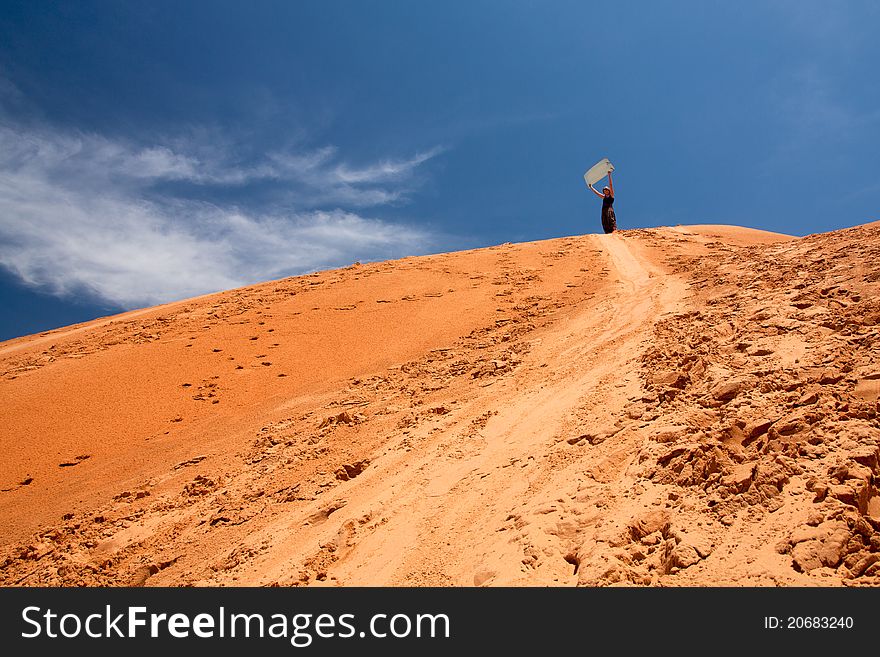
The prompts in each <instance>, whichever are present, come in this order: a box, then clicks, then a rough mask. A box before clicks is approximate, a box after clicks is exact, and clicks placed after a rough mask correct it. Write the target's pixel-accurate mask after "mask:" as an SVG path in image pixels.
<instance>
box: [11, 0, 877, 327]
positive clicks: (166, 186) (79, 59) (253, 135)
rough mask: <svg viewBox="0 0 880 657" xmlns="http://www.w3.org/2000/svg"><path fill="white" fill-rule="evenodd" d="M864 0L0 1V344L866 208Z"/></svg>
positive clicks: (795, 223)
mask: <svg viewBox="0 0 880 657" xmlns="http://www.w3.org/2000/svg"><path fill="white" fill-rule="evenodd" d="M878 27H880V5H878V4H877V3H875V2H841V3H827V2H754V3H753V2H742V3H729V2H697V1H694V2H669V3H665V2H664V3H643V2H611V3H609V2H601V3H599V2H596V3H591V2H501V1H500V0H498V1H493V2H487V1H474V0H470V1H467V2H442V3H440V2H437V3H427V2H404V1H399V2H354V1H353V0H352V1H350V2H332V1H330V2H328V1H326V0H324V1H320V2H253V3H243V2H226V3H224V2H217V1H213V2H182V3H181V2H149V3H121V2H107V3H103V2H77V3H63V4H61V3H60V4H58V5H57V6H53V5H52V4H51V3H42V2H41V3H34V2H9V1H8V0H7V1H5V2H4V3H3V6H2V9H0V307H3V308H4V312H3V313H2V316H0V339H5V338H9V337H13V336H16V335H22V334H26V333H31V332H36V331H39V330H44V329H46V328H51V327H55V326H60V325H65V324H68V323H72V322H75V321H84V320H87V319H90V318H93V317H96V316H101V315H106V314H110V313H113V312H117V311H119V310H122V309H128V308H135V307H142V306H145V305H152V304H155V303H160V302H164V301H170V300H174V299H179V298H185V297H188V296H193V295H195V294H200V293H205V292H210V291H215V290H220V289H226V288H229V287H234V286H239V285H246V284H249V283H253V282H257V281H261V280H267V279H271V278H279V277H282V276H287V275H292V274H297V273H303V272H307V271H312V270H315V269H321V268H327V267H334V266H342V265H347V264H350V263H351V262H354V261H355V260H376V259H385V258H391V257H401V256H404V255H412V254H421V253H432V252H439V251H449V250H456V249H461V248H471V247H476V246H486V245H491V244H497V243H501V242H507V241H524V240H536V239H544V238H551V237H558V236H563V235H573V234H582V233H587V232H598V231H599V229H600V226H599V207H600V204H599V202H598V199H596V198H595V197H593V196H592V194H591V193H590V192H589V191H588V190H587V189H586V188H585V186H584V183H583V179H582V177H581V176H582V175H583V172H584V171H585V170H586V169H587V168H588V167H589V166H591V165H592V164H593V163H595V162H596V161H597V160H599V159H600V158H602V157H605V156H607V157H609V158H610V159H611V160H612V162H614V163H615V165H616V167H617V171H616V176H615V187H616V192H617V200H616V203H615V208H616V210H617V216H618V224H619V226H620V227H621V228H633V227H642V226H659V225H674V224H678V223H731V224H739V225H746V226H753V227H756V228H763V229H767V230H775V231H780V232H787V233H792V234H796V235H803V234H808V233H811V232H820V231H826V230H833V229H836V228H840V227H844V226H850V225H854V224H859V223H863V222H865V221H870V220H875V219H877V218H880V217H878V215H880V179H878V177H877V173H878V171H880V85H877V84H876V64H877V62H880V45H878V40H877V39H876V33H877V29H878Z"/></svg>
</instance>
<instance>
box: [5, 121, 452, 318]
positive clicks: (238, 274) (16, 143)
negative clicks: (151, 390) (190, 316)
mask: <svg viewBox="0 0 880 657" xmlns="http://www.w3.org/2000/svg"><path fill="white" fill-rule="evenodd" d="M231 152H232V150H231V149H224V148H217V147H208V146H204V145H201V144H197V143H186V142H184V143H183V144H182V145H181V143H180V142H178V143H175V144H173V145H168V144H154V145H150V146H147V147H143V146H138V145H135V144H131V143H126V142H124V141H121V140H114V139H108V138H106V137H103V136H100V135H94V134H81V133H72V132H65V131H62V130H57V129H52V128H47V127H45V126H42V127H39V128H33V127H30V128H25V127H22V126H20V125H10V124H8V123H7V124H6V125H0V266H3V267H5V268H7V269H8V270H10V271H12V272H13V273H15V274H16V275H17V276H18V277H20V278H21V280H22V281H24V282H26V283H27V284H29V285H33V286H39V287H41V288H45V289H47V290H49V291H51V292H53V293H55V294H58V295H71V294H83V293H86V294H94V295H96V296H98V297H100V298H101V299H103V300H106V301H109V302H112V303H115V304H118V305H120V306H122V307H126V308H130V307H136V306H139V305H147V304H154V303H160V302H165V301H169V300H172V299H178V298H185V297H187V296H192V295H196V294H201V293H205V292H209V291H215V290H220V289H225V288H229V287H234V286H238V285H245V284H249V283H253V282H257V281H261V280H266V279H271V278H277V277H280V276H285V275H289V274H292V273H301V272H305V271H310V270H314V269H318V268H322V267H329V266H334V265H340V264H345V263H347V262H352V261H354V260H356V259H361V260H368V259H379V258H387V257H395V256H402V255H408V254H412V253H419V252H426V251H427V250H429V249H430V248H431V247H432V246H434V245H435V240H436V236H434V235H432V234H431V233H429V232H428V231H426V230H423V229H420V228H418V227H414V226H407V225H400V224H395V223H393V222H388V221H383V220H382V219H381V218H370V217H367V216H362V211H363V210H362V209H363V208H370V207H371V208H373V211H372V212H373V213H376V212H377V209H378V207H379V206H382V205H385V204H388V203H399V202H402V201H403V200H405V199H406V195H407V194H408V193H411V192H412V191H413V189H414V188H415V186H416V185H417V178H418V176H417V175H416V171H417V169H418V168H419V167H420V166H421V165H423V164H424V163H425V162H427V161H428V160H429V159H431V158H432V157H434V156H436V155H437V154H438V153H439V152H440V151H439V149H432V150H429V151H426V152H424V153H417V154H416V155H414V156H411V157H407V158H404V159H399V160H394V159H383V160H380V161H378V162H374V163H369V164H366V165H363V166H353V165H351V164H349V163H348V162H346V161H344V160H343V159H342V158H341V157H340V155H339V153H338V151H337V149H335V148H333V147H329V146H328V147H325V148H320V149H315V150H311V151H304V152H296V153H293V152H284V151H278V152H273V153H267V154H264V155H262V156H261V157H259V158H252V159H250V160H249V161H247V162H243V161H239V160H236V158H234V157H233V156H232V155H231V154H230V153H231ZM206 153H207V154H206ZM167 183H184V184H185V185H189V186H191V187H196V188H201V189H202V191H203V193H202V194H200V195H198V196H197V197H194V196H193V195H190V196H187V195H186V194H184V193H172V192H169V191H168V190H167V189H166V188H167ZM271 183H279V185H278V187H280V188H283V193H282V194H276V195H275V197H273V199H274V200H273V202H272V203H265V202H254V199H257V200H258V196H257V195H255V193H253V192H252V188H258V187H260V186H263V187H265V186H266V185H267V184H271ZM163 185H164V187H163ZM216 187H221V188H223V192H224V193H223V194H217V195H213V194H212V193H211V190H212V189H213V188H216ZM205 189H207V191H205ZM215 196H216V199H219V198H223V199H226V200H224V201H223V202H220V201H219V200H216V199H215V198H214V197H215ZM206 198H207V199H208V200H206ZM230 198H232V199H234V200H232V201H230V200H228V199H230Z"/></svg>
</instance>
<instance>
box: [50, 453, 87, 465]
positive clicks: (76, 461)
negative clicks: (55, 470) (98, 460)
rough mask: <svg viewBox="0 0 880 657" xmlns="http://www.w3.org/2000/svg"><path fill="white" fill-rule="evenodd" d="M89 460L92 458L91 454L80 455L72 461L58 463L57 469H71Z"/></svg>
mask: <svg viewBox="0 0 880 657" xmlns="http://www.w3.org/2000/svg"><path fill="white" fill-rule="evenodd" d="M90 458H92V455H91V454H80V455H79V456H77V457H75V458H74V459H73V461H65V462H64V463H59V464H58V467H59V468H72V467H73V466H75V465H79V464H80V463H82V462H83V461H85V460H87V459H90Z"/></svg>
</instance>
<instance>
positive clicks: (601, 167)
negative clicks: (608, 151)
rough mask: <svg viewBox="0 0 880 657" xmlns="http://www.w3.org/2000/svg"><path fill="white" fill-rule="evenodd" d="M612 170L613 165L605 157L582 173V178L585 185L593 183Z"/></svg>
mask: <svg viewBox="0 0 880 657" xmlns="http://www.w3.org/2000/svg"><path fill="white" fill-rule="evenodd" d="M612 171H614V165H613V164H611V162H609V161H608V158H607V157H606V158H604V159H602V160H600V161H599V162H598V163H596V164H595V165H593V166H592V167H591V168H590V170H589V171H587V172H586V173H585V174H584V180H585V181H586V183H587V185H594V184H596V183H597V182H599V181H600V180H602V178H604V177H605V176H607V175H608V174H609V173H611V172H612Z"/></svg>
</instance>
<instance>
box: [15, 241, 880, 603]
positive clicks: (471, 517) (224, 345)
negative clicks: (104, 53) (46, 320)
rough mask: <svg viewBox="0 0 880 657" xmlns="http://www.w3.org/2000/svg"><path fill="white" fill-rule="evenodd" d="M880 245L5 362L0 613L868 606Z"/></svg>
mask: <svg viewBox="0 0 880 657" xmlns="http://www.w3.org/2000/svg"><path fill="white" fill-rule="evenodd" d="M878 244H880V224H869V225H866V226H862V227H857V228H853V229H848V230H843V231H838V232H835V233H829V234H824V235H816V236H810V237H807V238H801V239H793V238H789V237H786V236H781V235H776V234H772V233H764V232H762V231H755V230H752V229H745V228H737V227H730V226H684V227H675V228H657V229H650V230H635V231H624V232H621V233H618V234H615V235H611V236H604V235H602V236H599V235H585V236H580V237H570V238H562V239H556V240H548V241H542V242H533V243H526V244H505V245H501V246H497V247H492V248H487V249H480V250H474V251H466V252H458V253H451V254H442V255H436V256H427V257H420V258H407V259H404V260H399V261H389V262H383V263H376V264H368V265H354V266H352V267H348V268H345V269H341V270H335V271H329V272H322V273H319V274H314V275H310V276H302V277H296V278H290V279H285V280H281V281H274V282H270V283H265V284H262V285H257V286H253V287H249V288H243V289H240V290H232V291H229V292H224V293H221V294H216V295H209V296H206V297H200V298H197V299H191V300H187V301H182V302H178V303H174V304H168V305H165V306H160V307H157V308H152V309H146V310H140V311H134V312H131V313H127V314H124V315H120V316H117V317H112V318H105V319H102V320H96V321H94V322H90V323H86V324H82V325H79V326H76V327H70V328H67V329H59V330H57V331H52V332H49V333H45V334H41V335H39V336H29V337H27V338H20V339H17V340H12V341H9V342H6V343H2V344H0V402H2V407H3V409H4V412H3V430H2V434H0V450H2V452H0V453H2V456H0V458H2V464H3V467H2V470H0V489H2V492H0V536H2V546H0V550H2V551H0V582H2V583H3V584H5V585H41V584H42V585H98V584H111V585H114V584H115V585H121V584H132V585H141V584H147V585H184V584H195V585H252V584H255V585H268V584H281V585H364V584H378V585H385V584H390V585H465V586H472V585H478V586H479V585H548V584H550V585H576V584H580V585H606V584H636V585H648V584H654V585H657V584H660V585H666V586H673V585H716V584H720V585H742V584H757V585H842V584H846V585H855V584H859V585H861V584H871V583H876V582H877V581H878V580H880V564H878V562H880V532H878V530H880V497H878V493H877V489H876V487H875V476H876V475H877V474H878V473H880V469H878V468H880V466H878V445H880V442H878V441H880V428H878V427H880V423H878V420H877V411H878V402H877V399H878V395H880V368H878V367H877V365H876V363H878V362H880V358H878V352H880V347H878V342H877V336H878V323H880V294H878V288H880V264H878V263H880V246H877V245H878Z"/></svg>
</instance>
